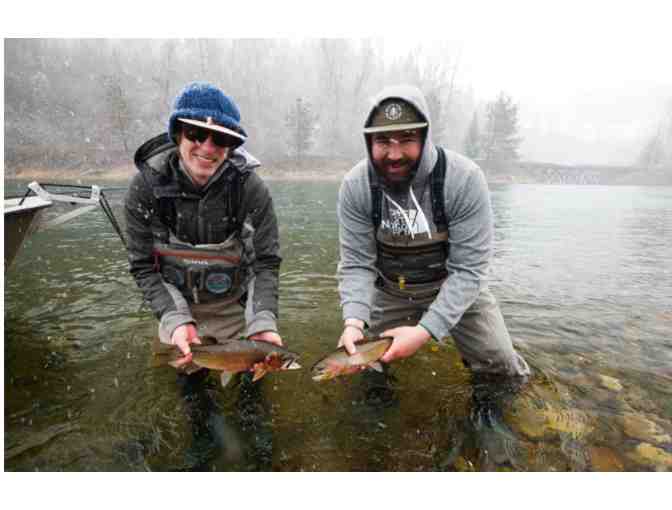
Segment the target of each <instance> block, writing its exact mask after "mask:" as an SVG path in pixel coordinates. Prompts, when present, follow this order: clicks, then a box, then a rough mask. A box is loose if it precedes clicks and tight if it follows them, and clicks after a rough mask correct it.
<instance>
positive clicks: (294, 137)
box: [285, 98, 318, 163]
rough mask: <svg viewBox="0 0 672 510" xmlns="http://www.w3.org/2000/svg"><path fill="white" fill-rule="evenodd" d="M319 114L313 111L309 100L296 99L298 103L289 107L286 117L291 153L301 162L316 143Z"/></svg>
mask: <svg viewBox="0 0 672 510" xmlns="http://www.w3.org/2000/svg"><path fill="white" fill-rule="evenodd" d="M317 120H318V116H317V115H316V114H315V113H313V111H312V107H311V105H310V103H309V102H308V101H302V100H301V98H298V99H297V100H296V104H295V105H293V106H291V107H290V108H289V111H288V112H287V116H286V118H285V126H286V127H287V131H288V135H289V136H288V139H287V145H288V146H289V153H290V154H291V155H293V156H294V157H295V158H296V161H297V163H300V162H301V160H302V159H303V156H304V155H305V154H306V152H307V151H308V149H310V148H311V147H312V145H313V143H314V139H313V134H314V133H315V131H317Z"/></svg>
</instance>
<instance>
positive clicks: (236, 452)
mask: <svg viewBox="0 0 672 510" xmlns="http://www.w3.org/2000/svg"><path fill="white" fill-rule="evenodd" d="M6 184H7V188H8V189H9V188H11V187H12V185H16V183H9V184H8V183H6ZM269 185H270V187H271V191H272V193H273V197H274V200H275V205H276V210H277V213H278V217H279V223H280V231H281V248H282V256H283V265H282V269H281V280H280V307H281V318H280V328H281V333H282V335H283V337H284V339H285V343H286V345H287V346H288V347H289V348H290V349H291V350H293V351H296V352H299V353H301V362H302V365H303V366H304V367H305V368H309V367H310V366H311V365H312V363H313V362H315V361H316V360H317V359H318V358H319V357H320V356H322V355H323V354H325V353H326V352H328V351H330V350H331V349H333V348H334V347H335V344H336V342H337V339H338V337H339V335H340V331H341V319H340V311H339V307H338V293H337V290H336V279H335V276H334V275H335V271H336V263H337V258H338V247H337V241H338V233H337V221H336V195H337V192H338V184H336V183H303V182H302V183H288V182H271V183H270V184H269ZM491 193H492V202H493V208H494V211H495V219H496V243H495V255H494V260H493V263H492V274H491V289H492V290H493V293H494V294H495V296H496V297H497V299H498V301H499V303H500V306H501V308H502V312H503V314H504V317H505V320H506V322H507V325H508V327H509V330H510V333H511V335H512V338H513V339H514V343H515V345H516V348H517V349H518V350H519V351H520V352H521V353H522V354H523V356H524V357H525V358H526V359H527V360H528V362H529V364H530V365H531V367H532V369H533V374H532V377H531V379H530V380H529V382H528V383H527V384H526V385H525V386H523V387H522V388H521V389H519V391H518V392H517V393H516V394H515V395H514V396H513V397H512V398H510V399H508V400H506V402H505V403H504V404H502V406H503V407H502V409H501V411H502V416H501V419H499V420H498V421H497V422H496V426H495V427H490V428H488V427H485V428H479V427H476V426H474V424H473V422H472V421H471V420H470V419H469V415H470V410H471V408H472V400H471V395H472V392H473V388H474V385H473V384H472V380H471V374H470V372H469V371H468V370H467V369H466V368H465V367H464V366H463V365H462V363H461V361H460V357H459V354H458V352H457V351H456V349H455V347H454V345H453V344H452V342H451V341H448V343H447V345H445V346H437V345H427V346H425V347H423V349H421V350H420V351H419V352H418V353H417V354H416V355H415V356H414V357H412V358H409V359H406V360H403V361H399V362H395V363H393V364H392V367H391V374H392V375H393V379H392V380H391V382H390V388H391V391H390V393H388V394H387V395H388V397H390V398H388V399H386V400H384V401H371V400H370V399H369V398H368V397H367V395H368V394H367V392H366V389H367V387H368V386H367V384H368V382H367V381H368V380H369V379H368V378H367V377H365V376H362V375H357V376H352V377H350V378H341V379H339V380H333V381H327V382H322V383H316V382H313V381H312V380H311V378H310V372H309V370H307V369H306V370H300V371H293V372H285V373H276V374H270V375H268V376H266V377H265V378H264V379H263V380H262V381H261V382H259V383H256V384H254V385H251V384H249V382H245V381H243V382H241V381H238V382H236V383H234V384H232V385H231V386H230V387H227V388H224V389H222V388H221V387H220V386H219V385H218V381H217V379H216V378H215V377H211V378H210V379H208V380H207V381H206V382H205V389H204V390H202V393H201V394H200V397H199V398H201V399H202V400H203V401H204V402H206V403H207V406H206V407H204V409H205V410H206V411H205V412H204V413H202V416H201V422H199V421H198V419H196V420H195V419H194V418H193V415H192V414H189V413H187V412H185V400H184V399H183V398H182V396H181V394H180V390H179V388H178V385H177V383H176V375H175V371H174V369H172V368H170V367H165V368H152V367H151V366H150V344H151V341H152V338H153V337H154V335H155V333H156V322H155V319H154V318H153V316H152V315H151V313H150V312H149V311H148V310H147V309H146V308H141V298H140V294H139V291H138V290H137V288H136V286H135V283H134V281H133V280H132V279H131V277H130V276H129V274H128V272H127V262H126V255H125V250H124V248H123V245H122V244H121V242H120V240H119V239H118V237H117V236H116V234H115V232H114V231H113V229H112V227H111V226H110V225H109V223H108V222H107V220H106V218H105V217H104V215H103V213H102V211H94V212H93V213H89V214H88V215H85V216H84V217H80V218H78V219H76V220H75V221H74V222H71V223H69V224H67V225H64V226H59V227H55V228H54V229H51V230H45V231H41V232H38V233H36V234H34V235H33V236H32V237H30V238H29V239H28V240H27V241H26V243H25V244H24V246H23V248H22V251H21V252H20V253H19V255H18V257H17V259H16V260H15V262H14V265H13V266H12V267H11V268H10V270H9V271H8V272H7V273H6V275H5V289H4V292H5V294H4V305H5V310H4V320H5V337H4V339H5V343H4V355H5V365H4V388H5V409H4V428H5V437H4V439H5V469H6V470H9V471H33V470H41V471H60V470H65V471H139V470H152V471H166V470H209V471H210V470H215V471H226V470H233V471H256V470H277V471H300V470H306V471H361V470H368V471H416V470H449V471H454V470H457V471H481V470H503V471H508V470H514V471H568V470H569V471H572V470H574V471H589V470H595V471H624V470H625V471H653V470H672V437H671V436H672V384H671V383H672V335H671V331H672V188H669V187H657V188H656V187H600V186H552V185H502V186H500V185H493V186H492V187H491ZM107 196H108V198H109V200H110V202H111V204H112V206H113V210H114V212H115V213H116V215H117V218H119V220H120V221H121V220H122V216H123V215H122V200H123V192H122V191H116V192H109V193H107ZM189 417H192V418H189Z"/></svg>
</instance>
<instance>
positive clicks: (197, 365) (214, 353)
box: [153, 336, 301, 386]
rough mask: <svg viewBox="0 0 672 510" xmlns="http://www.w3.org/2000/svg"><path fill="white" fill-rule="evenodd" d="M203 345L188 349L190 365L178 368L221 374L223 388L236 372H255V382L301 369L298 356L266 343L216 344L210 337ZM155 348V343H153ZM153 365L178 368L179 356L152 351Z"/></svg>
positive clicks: (231, 342) (247, 341) (250, 341)
mask: <svg viewBox="0 0 672 510" xmlns="http://www.w3.org/2000/svg"><path fill="white" fill-rule="evenodd" d="M201 342H202V343H203V345H196V344H192V345H190V348H191V352H192V360H191V363H189V364H187V365H185V366H184V367H182V368H181V370H183V371H184V372H186V373H187V374H189V373H193V372H195V371H197V370H200V369H201V368H209V369H211V370H217V371H219V372H221V376H220V378H221V382H222V386H226V384H227V383H228V382H229V380H230V379H231V376H232V375H233V374H234V373H236V372H246V371H248V370H250V369H253V370H254V377H253V378H252V380H253V381H258V380H259V379H261V378H262V377H263V376H264V375H266V374H267V373H268V372H279V371H282V370H296V369H299V368H301V365H299V363H297V361H296V360H297V359H298V358H299V355H298V354H296V353H293V352H291V351H288V350H287V349H285V348H284V347H279V346H277V345H274V344H272V343H269V342H260V341H255V340H227V341H225V342H222V343H216V340H215V339H214V338H212V337H207V336H203V337H201ZM155 345H156V342H155ZM153 355H154V359H153V365H154V366H156V367H158V366H162V365H170V366H172V367H175V368H178V365H177V360H178V359H179V358H181V357H182V353H181V352H180V351H179V350H178V349H177V348H172V349H168V350H166V349H165V348H164V349H157V348H155V352H154V353H153Z"/></svg>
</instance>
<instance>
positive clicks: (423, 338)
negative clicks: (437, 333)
mask: <svg viewBox="0 0 672 510" xmlns="http://www.w3.org/2000/svg"><path fill="white" fill-rule="evenodd" d="M381 336H391V337H392V338H394V341H393V342H392V345H391V346H390V348H389V349H388V350H387V352H386V353H385V355H384V356H383V357H382V358H380V361H382V362H383V363H389V362H391V361H393V360H395V359H401V358H408V357H409V356H413V355H414V354H415V353H416V352H417V351H418V349H420V347H422V346H423V345H425V344H426V343H427V342H428V341H429V340H430V339H431V338H432V335H430V334H429V333H428V332H427V330H426V329H425V328H423V327H422V326H420V325H418V326H401V327H399V328H394V329H388V330H387V331H384V332H383V334H382V335H381Z"/></svg>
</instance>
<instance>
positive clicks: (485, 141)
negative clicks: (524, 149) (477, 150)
mask: <svg viewBox="0 0 672 510" xmlns="http://www.w3.org/2000/svg"><path fill="white" fill-rule="evenodd" d="M486 112H487V121H486V127H485V132H484V133H483V137H482V139H481V150H482V156H483V157H484V158H485V160H486V162H487V164H488V165H489V166H491V167H493V168H497V167H501V166H503V165H505V164H506V163H510V162H512V161H517V160H518V146H519V145H520V142H521V141H522V139H521V138H520V137H518V136H517V135H518V105H516V104H514V102H513V100H512V99H511V97H509V96H507V95H506V94H504V93H503V92H500V94H499V96H498V97H497V99H496V100H495V101H492V102H490V103H488V105H487V107H486Z"/></svg>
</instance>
